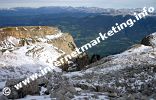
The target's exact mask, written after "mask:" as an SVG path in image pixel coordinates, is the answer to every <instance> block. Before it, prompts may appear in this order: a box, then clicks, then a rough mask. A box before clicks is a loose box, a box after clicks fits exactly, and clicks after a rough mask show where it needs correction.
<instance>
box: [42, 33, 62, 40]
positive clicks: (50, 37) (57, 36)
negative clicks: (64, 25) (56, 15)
mask: <svg viewBox="0 0 156 100" xmlns="http://www.w3.org/2000/svg"><path fill="white" fill-rule="evenodd" d="M62 34H63V33H62V32H59V33H58V34H55V35H46V36H45V37H46V39H49V40H52V39H55V38H59V37H61V36H62Z"/></svg>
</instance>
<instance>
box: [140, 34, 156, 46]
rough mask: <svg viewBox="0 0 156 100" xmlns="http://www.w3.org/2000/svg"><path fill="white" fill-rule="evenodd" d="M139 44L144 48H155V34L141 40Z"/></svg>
mask: <svg viewBox="0 0 156 100" xmlns="http://www.w3.org/2000/svg"><path fill="white" fill-rule="evenodd" d="M141 44H143V45H145V46H154V47H156V33H153V34H150V35H148V36H146V37H145V38H143V39H142V41H141Z"/></svg>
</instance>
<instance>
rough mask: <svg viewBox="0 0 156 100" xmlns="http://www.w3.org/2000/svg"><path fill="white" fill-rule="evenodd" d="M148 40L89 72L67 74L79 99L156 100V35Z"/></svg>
mask: <svg viewBox="0 0 156 100" xmlns="http://www.w3.org/2000/svg"><path fill="white" fill-rule="evenodd" d="M147 37H149V38H148V39H147ZM147 37H145V38H144V39H143V40H145V39H146V41H144V42H143V41H142V42H141V43H142V44H138V45H134V46H133V47H131V48H130V49H129V50H126V51H125V52H123V53H121V54H117V55H111V56H108V57H106V58H103V59H102V60H100V61H98V62H96V63H94V64H91V65H89V66H87V68H86V70H82V71H79V72H72V73H66V74H64V75H63V76H65V77H66V78H68V79H69V82H70V83H71V84H73V86H74V87H76V88H79V90H80V91H81V92H78V94H77V97H76V98H77V99H78V98H79V99H80V98H81V99H82V98H83V99H84V98H88V99H97V100H99V99H100V97H99V96H100V95H103V96H104V97H105V98H103V99H104V100H105V99H106V100H107V99H113V100H150V99H151V100H155V99H156V51H155V47H156V41H155V40H156V33H153V34H151V35H150V36H147ZM147 42H149V43H150V44H147ZM151 43H152V44H151ZM143 44H146V46H145V45H143ZM102 93H103V94H102Z"/></svg>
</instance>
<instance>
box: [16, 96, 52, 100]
mask: <svg viewBox="0 0 156 100" xmlns="http://www.w3.org/2000/svg"><path fill="white" fill-rule="evenodd" d="M16 100H51V98H50V96H49V95H47V96H30V95H28V96H26V97H25V98H22V99H16Z"/></svg>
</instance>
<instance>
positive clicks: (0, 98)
mask: <svg viewBox="0 0 156 100" xmlns="http://www.w3.org/2000/svg"><path fill="white" fill-rule="evenodd" d="M0 100H9V99H8V98H7V97H6V96H4V95H1V96H0Z"/></svg>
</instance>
